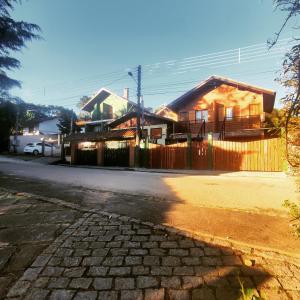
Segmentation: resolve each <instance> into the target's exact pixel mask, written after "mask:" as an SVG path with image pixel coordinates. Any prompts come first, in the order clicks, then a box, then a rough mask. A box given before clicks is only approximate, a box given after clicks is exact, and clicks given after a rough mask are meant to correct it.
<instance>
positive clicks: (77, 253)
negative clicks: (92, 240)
mask: <svg viewBox="0 0 300 300" xmlns="http://www.w3.org/2000/svg"><path fill="white" fill-rule="evenodd" d="M90 255H91V250H90V249H76V250H75V252H74V256H90Z"/></svg>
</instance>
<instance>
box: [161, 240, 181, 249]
mask: <svg viewBox="0 0 300 300" xmlns="http://www.w3.org/2000/svg"><path fill="white" fill-rule="evenodd" d="M160 247H161V248H172V249H174V248H177V247H178V244H177V242H172V241H170V242H161V243H160Z"/></svg>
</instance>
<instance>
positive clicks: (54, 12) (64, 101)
mask: <svg viewBox="0 0 300 300" xmlns="http://www.w3.org/2000/svg"><path fill="white" fill-rule="evenodd" d="M12 16H13V17H14V18H16V19H17V20H24V21H27V22H32V23H36V24H38V25H39V26H40V27H41V28H42V32H41V35H42V38H43V39H41V40H37V41H33V42H30V43H28V44H27V48H26V49H24V50H23V51H22V52H21V53H16V54H14V56H15V57H17V58H18V59H19V60H20V61H21V64H22V67H21V68H20V69H19V70H16V71H13V72H10V73H9V74H10V75H11V76H12V77H14V78H17V79H19V80H21V82H22V88H21V89H14V90H13V91H12V94H14V95H17V96H20V97H21V98H22V99H23V100H25V101H27V102H32V103H36V104H54V105H63V106H66V107H69V108H74V107H75V105H76V103H77V102H78V101H79V99H80V97H81V96H84V95H87V96H91V95H93V94H94V93H95V92H96V91H97V90H99V89H100V88H101V87H106V88H108V89H110V90H112V91H113V92H116V93H118V94H120V95H122V90H123V88H125V87H129V89H130V99H131V100H133V101H135V98H136V83H135V82H134V80H133V79H132V78H131V77H129V76H128V75H127V72H128V71H129V70H131V71H132V72H135V68H136V66H137V65H139V64H140V65H141V66H142V94H143V99H144V102H145V106H147V107H149V106H150V107H154V108H155V107H157V106H159V105H161V104H166V103H169V102H171V101H172V100H174V99H176V98H177V97H178V96H180V95H181V94H183V93H184V92H185V91H187V90H189V89H190V88H192V87H193V86H194V85H195V84H196V83H198V82H200V81H202V80H204V79H205V78H207V77H209V76H211V75H220V76H228V77H230V78H233V79H236V80H239V81H244V82H247V83H249V84H255V85H259V86H262V87H264V88H267V89H274V90H276V91H277V100H276V105H277V106H278V105H279V98H280V97H281V96H282V95H283V90H282V89H281V88H280V86H279V85H278V84H277V83H275V82H274V78H275V77H276V76H277V75H276V74H277V73H276V72H277V71H278V70H280V64H281V60H282V56H283V53H284V50H285V47H289V46H290V42H289V40H288V38H291V37H292V36H295V34H296V33H295V31H293V29H292V27H293V26H294V25H295V21H293V22H294V23H291V24H289V27H288V28H287V29H286V30H285V31H284V33H283V34H282V36H281V40H280V42H279V44H278V46H276V48H274V49H273V50H272V51H273V52H272V51H271V52H268V49H267V44H266V41H267V40H268V39H270V38H272V37H273V36H274V32H276V30H278V29H279V27H280V26H281V24H282V22H283V20H284V16H285V15H284V14H283V13H281V12H279V11H274V7H273V3H272V0H251V1H249V0H226V1H224V0H209V1H208V0H151V1H147V0H86V1H77V0H76V1H74V0H51V1H49V0H28V1H23V2H22V4H21V5H16V7H15V10H14V11H13V12H12ZM239 48H240V49H239ZM158 63H160V64H158Z"/></svg>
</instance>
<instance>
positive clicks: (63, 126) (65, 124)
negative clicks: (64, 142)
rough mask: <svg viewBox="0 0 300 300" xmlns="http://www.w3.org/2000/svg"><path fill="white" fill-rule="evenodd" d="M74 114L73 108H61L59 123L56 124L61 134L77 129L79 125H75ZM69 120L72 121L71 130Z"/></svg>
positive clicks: (75, 118)
mask: <svg viewBox="0 0 300 300" xmlns="http://www.w3.org/2000/svg"><path fill="white" fill-rule="evenodd" d="M76 120H77V117H76V114H75V113H74V112H73V110H70V109H62V110H61V112H60V114H59V124H58V125H57V127H58V129H59V131H60V133H61V134H70V133H74V132H76V131H78V129H79V127H78V126H77V125H76ZM71 122H72V128H73V130H72V132H71Z"/></svg>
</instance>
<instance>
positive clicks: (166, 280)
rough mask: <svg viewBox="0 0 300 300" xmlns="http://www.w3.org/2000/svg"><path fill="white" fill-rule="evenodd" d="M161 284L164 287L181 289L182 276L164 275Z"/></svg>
mask: <svg viewBox="0 0 300 300" xmlns="http://www.w3.org/2000/svg"><path fill="white" fill-rule="evenodd" d="M161 286H162V287H164V288H173V289H179V288H180V287H181V283H180V278H179V277H178V276H172V277H162V278H161Z"/></svg>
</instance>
